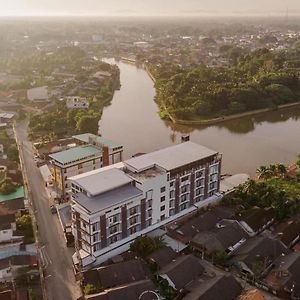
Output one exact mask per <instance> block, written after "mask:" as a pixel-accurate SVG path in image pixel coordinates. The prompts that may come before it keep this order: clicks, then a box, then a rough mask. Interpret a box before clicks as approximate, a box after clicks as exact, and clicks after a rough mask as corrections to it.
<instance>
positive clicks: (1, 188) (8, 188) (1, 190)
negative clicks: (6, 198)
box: [0, 178, 16, 195]
mask: <svg viewBox="0 0 300 300" xmlns="http://www.w3.org/2000/svg"><path fill="white" fill-rule="evenodd" d="M15 191H16V186H15V185H14V184H13V182H12V180H11V179H10V178H4V179H3V180H1V181H0V194H3V195H9V194H11V193H14V192H15Z"/></svg>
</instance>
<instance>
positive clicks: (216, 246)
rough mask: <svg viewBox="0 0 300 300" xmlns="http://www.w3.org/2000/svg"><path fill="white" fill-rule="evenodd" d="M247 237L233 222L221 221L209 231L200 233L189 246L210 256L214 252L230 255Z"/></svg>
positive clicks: (235, 222)
mask: <svg viewBox="0 0 300 300" xmlns="http://www.w3.org/2000/svg"><path fill="white" fill-rule="evenodd" d="M248 237H249V235H248V234H247V233H246V232H245V230H244V229H242V228H241V226H240V225H239V223H238V222H237V221H234V220H223V221H220V222H219V223H217V224H216V226H215V227H214V229H212V230H210V231H201V232H200V233H198V234H196V235H195V236H194V238H193V239H192V241H191V246H192V247H193V248H195V249H197V250H199V251H204V252H206V253H208V254H212V253H213V252H214V251H223V252H226V253H227V254H229V255H230V254H231V253H232V251H234V250H236V249H238V248H239V247H240V246H241V245H243V244H244V243H245V242H246V240H247V238H248Z"/></svg>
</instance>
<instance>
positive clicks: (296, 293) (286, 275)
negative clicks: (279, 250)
mask: <svg viewBox="0 0 300 300" xmlns="http://www.w3.org/2000/svg"><path fill="white" fill-rule="evenodd" d="M264 281H265V282H266V283H267V284H268V285H269V286H271V287H272V288H273V289H274V290H276V292H277V295H278V296H279V297H280V299H293V300H295V299H300V252H299V251H296V252H292V253H290V254H288V255H285V256H280V257H278V259H277V260H276V261H275V262H274V266H273V268H272V270H271V271H270V273H269V274H268V275H267V276H266V278H265V279H264Z"/></svg>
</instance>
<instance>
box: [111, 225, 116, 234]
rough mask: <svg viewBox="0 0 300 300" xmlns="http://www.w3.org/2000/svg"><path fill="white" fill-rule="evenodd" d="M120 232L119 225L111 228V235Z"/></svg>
mask: <svg viewBox="0 0 300 300" xmlns="http://www.w3.org/2000/svg"><path fill="white" fill-rule="evenodd" d="M117 232H118V225H114V226H111V227H109V234H115V233H117Z"/></svg>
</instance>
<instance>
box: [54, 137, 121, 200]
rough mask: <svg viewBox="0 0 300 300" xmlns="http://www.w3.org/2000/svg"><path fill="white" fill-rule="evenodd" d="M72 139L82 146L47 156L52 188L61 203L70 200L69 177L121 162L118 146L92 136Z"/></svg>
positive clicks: (119, 147)
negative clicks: (49, 162)
mask: <svg viewBox="0 0 300 300" xmlns="http://www.w3.org/2000/svg"><path fill="white" fill-rule="evenodd" d="M73 138H74V139H75V140H77V141H79V143H81V144H82V145H81V146H78V147H73V148H70V149H68V150H64V151H61V152H57V153H53V154H50V155H49V158H50V159H51V174H52V177H53V180H54V185H55V186H54V188H55V191H56V193H57V195H58V197H59V198H60V199H61V200H62V201H68V200H70V190H71V184H70V181H69V178H70V177H72V176H76V175H79V174H83V173H86V172H88V171H92V170H96V169H99V168H101V167H105V166H108V165H110V164H111V163H117V162H120V161H121V160H122V153H123V146H121V145H120V144H117V143H115V142H112V141H109V140H107V139H104V138H102V137H98V136H96V135H92V134H82V135H77V136H74V137H73ZM85 138H86V139H85Z"/></svg>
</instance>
